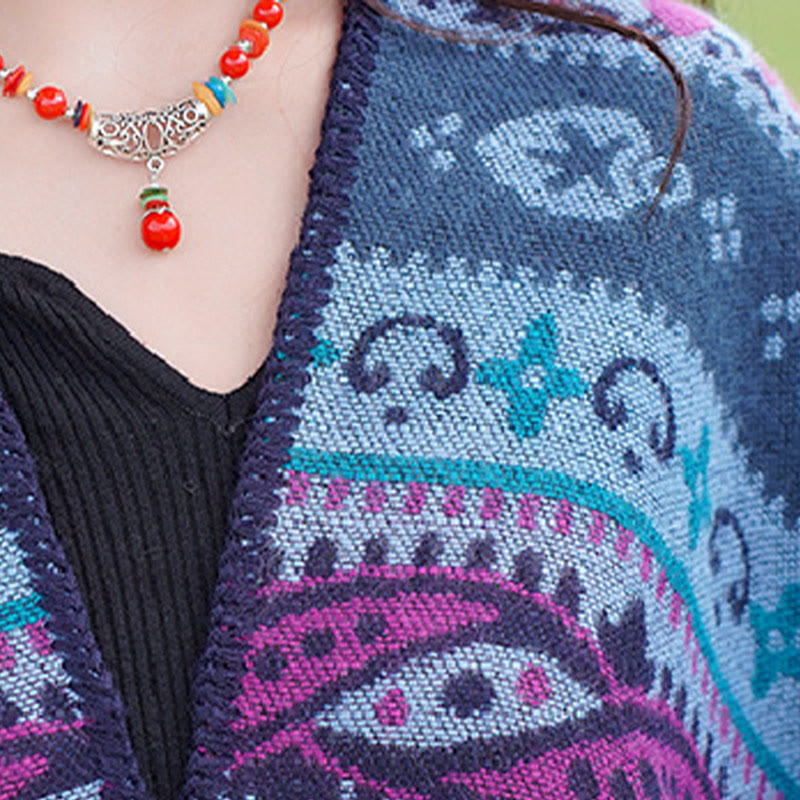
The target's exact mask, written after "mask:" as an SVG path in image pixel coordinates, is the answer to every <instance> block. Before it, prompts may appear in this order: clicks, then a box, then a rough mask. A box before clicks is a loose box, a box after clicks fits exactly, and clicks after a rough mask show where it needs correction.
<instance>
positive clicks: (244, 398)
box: [0, 253, 264, 428]
mask: <svg viewBox="0 0 800 800" xmlns="http://www.w3.org/2000/svg"><path fill="white" fill-rule="evenodd" d="M20 286H24V292H25V294H26V295H27V296H32V295H38V296H40V297H41V298H49V299H50V300H51V301H52V302H53V303H54V304H63V305H64V306H66V307H68V308H69V309H70V317H69V318H67V317H65V318H63V319H62V320H58V319H56V318H48V319H47V326H48V328H49V329H51V330H52V328H51V326H52V325H54V324H55V325H59V323H62V324H63V333H64V335H65V336H64V339H63V341H62V345H64V346H70V344H72V345H75V344H79V346H82V345H83V344H85V342H83V343H77V342H76V341H75V339H74V333H75V330H74V326H73V325H72V324H71V318H72V317H73V315H74V317H75V318H80V319H82V320H83V321H85V322H86V323H87V325H88V326H89V327H90V328H91V330H92V331H93V333H94V334H96V335H95V337H94V339H93V341H92V350H93V351H94V355H95V356H96V358H97V363H98V365H99V366H101V367H102V365H103V364H110V363H113V364H114V368H115V369H116V370H119V371H120V372H122V373H126V374H127V375H129V376H130V378H131V379H132V380H134V381H136V384H137V386H138V387H139V388H140V390H141V391H143V392H145V393H147V394H148V395H150V396H152V397H153V398H154V399H155V398H159V399H162V400H163V399H164V398H166V397H169V398H170V400H171V401H172V402H175V403H177V404H178V405H179V406H180V407H182V408H183V409H184V410H186V411H190V412H192V413H194V414H197V415H199V416H201V417H204V418H206V419H208V420H209V421H210V422H212V423H213V424H215V425H218V426H222V427H223V428H224V427H228V426H230V425H232V424H235V425H241V424H242V423H243V422H244V418H245V417H246V416H247V415H248V413H249V412H250V411H251V406H252V397H253V394H254V392H255V393H257V391H258V385H259V384H260V379H261V376H262V374H263V369H264V363H263V362H262V364H261V366H260V367H259V368H258V369H257V370H256V371H255V372H254V373H253V374H252V375H251V376H250V377H249V378H248V379H247V380H246V381H245V382H244V383H243V384H241V385H240V386H238V387H236V388H235V389H233V390H231V391H229V392H215V391H212V390H209V389H204V388H203V387H200V386H197V385H196V384H193V383H192V382H191V381H190V380H189V379H188V378H187V377H186V376H185V375H183V374H182V373H181V372H180V371H179V370H177V369H176V368H175V367H173V366H172V365H171V364H169V363H168V362H167V361H166V360H165V359H164V358H163V357H162V356H160V355H159V354H158V353H156V352H155V351H153V350H150V349H149V348H147V347H146V346H145V345H144V344H142V343H141V342H140V341H139V340H138V339H136V338H135V337H134V336H133V335H132V334H131V332H130V331H129V330H128V329H127V328H126V327H125V326H124V325H123V324H122V323H120V322H119V321H118V320H117V319H115V318H114V317H113V316H111V315H110V314H109V313H108V312H106V311H105V310H104V309H103V308H102V307H101V306H99V305H98V304H97V303H96V302H95V301H94V300H93V299H92V298H91V297H89V296H88V295H86V294H85V293H84V292H83V290H82V289H81V288H80V287H79V286H78V285H77V284H76V283H75V282H74V281H73V280H72V279H71V278H69V277H67V276H66V275H64V274H62V273H60V272H58V271H57V270H55V269H53V268H51V267H49V266H47V265H45V264H42V263H41V262H38V261H35V260H33V259H29V258H27V257H26V256H22V255H16V254H13V255H12V254H7V253H0V296H2V299H3V308H4V309H5V311H6V313H8V311H9V310H11V309H13V308H14V306H15V305H17V306H18V300H19V294H18V287H20ZM15 301H16V302H15ZM30 322H35V320H33V319H31V320H30ZM53 332H55V331H53Z"/></svg>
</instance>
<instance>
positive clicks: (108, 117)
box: [87, 97, 211, 179]
mask: <svg viewBox="0 0 800 800" xmlns="http://www.w3.org/2000/svg"><path fill="white" fill-rule="evenodd" d="M210 120H211V113H210V112H209V110H208V109H207V108H206V106H205V104H204V103H203V102H201V101H200V100H198V99H197V98H195V97H187V98H185V99H183V100H179V101H178V102H177V103H173V104H172V105H169V106H164V107H163V108H160V109H147V110H146V111H127V112H121V113H106V112H100V113H95V114H94V116H93V118H92V125H91V129H90V131H89V135H88V137H87V139H88V141H89V142H90V143H91V144H93V145H94V146H95V147H97V148H98V149H99V150H100V152H101V153H104V154H105V155H107V156H113V157H114V158H126V159H128V160H130V161H147V162H148V167H147V168H148V170H150V173H151V179H152V175H153V172H154V170H155V171H157V174H160V172H161V170H162V169H163V168H164V159H165V158H166V157H167V156H171V155H174V154H175V153H177V152H178V151H179V150H182V149H183V148H184V147H186V146H187V145H189V144H191V143H192V142H193V141H194V140H195V139H196V138H197V137H198V136H199V135H200V134H201V133H202V132H203V131H204V130H205V128H206V126H207V125H208V123H209V121H210ZM155 159H158V161H155ZM151 163H152V164H154V165H159V164H160V166H154V167H151V166H150V165H151ZM156 177H157V175H156Z"/></svg>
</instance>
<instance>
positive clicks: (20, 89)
mask: <svg viewBox="0 0 800 800" xmlns="http://www.w3.org/2000/svg"><path fill="white" fill-rule="evenodd" d="M32 83H33V73H32V72H27V73H25V77H24V78H23V79H22V80H21V81H20V82H19V86H17V91H16V95H17V97H19V96H20V95H23V94H25V92H27V91H28V89H30V88H31V84H32Z"/></svg>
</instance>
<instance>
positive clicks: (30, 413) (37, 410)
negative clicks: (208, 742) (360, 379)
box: [0, 253, 264, 800]
mask: <svg viewBox="0 0 800 800" xmlns="http://www.w3.org/2000/svg"><path fill="white" fill-rule="evenodd" d="M263 372H264V364H262V366H261V368H259V369H258V370H257V371H256V372H255V373H254V374H253V375H252V376H251V377H250V378H249V379H248V380H247V381H246V382H245V383H244V384H243V385H242V386H240V387H237V388H236V389H234V390H233V391H231V392H227V393H217V392H213V391H209V390H206V389H203V388H201V387H198V386H196V385H194V384H192V383H191V382H190V381H189V380H188V378H186V377H185V376H184V375H183V374H181V373H180V372H178V371H177V370H176V369H174V368H173V367H172V366H171V365H170V364H168V363H167V362H166V361H165V360H164V359H163V358H161V357H160V356H159V355H157V354H156V353H154V352H152V351H150V350H148V349H147V348H146V347H145V346H144V345H143V344H141V343H140V342H139V341H138V340H137V339H135V338H134V337H133V336H132V335H131V334H130V333H129V331H128V330H127V329H126V328H125V327H124V326H123V325H121V324H120V323H119V322H117V321H116V320H115V319H114V318H113V317H112V316H110V315H109V314H107V313H106V312H105V311H104V310H103V309H102V308H101V307H100V306H98V305H97V303H95V302H94V301H93V300H91V299H90V298H89V297H88V296H86V295H85V294H84V293H83V292H82V291H81V290H80V289H79V288H78V286H77V285H76V284H75V283H74V282H73V281H72V280H70V279H69V278H67V277H66V276H64V275H62V274H60V273H58V272H56V271H55V270H53V269H51V268H50V267H47V266H45V265H44V264H40V263H37V262H35V261H33V260H31V259H28V258H25V257H22V256H14V255H7V254H2V253H0V391H2V394H3V396H4V397H5V399H6V400H7V401H8V403H9V405H10V406H11V408H12V409H13V411H14V413H15V415H16V417H17V419H18V420H19V423H20V426H21V428H22V431H23V432H24V435H25V438H26V441H27V444H28V446H29V448H30V451H31V453H32V455H33V458H34V462H35V468H36V474H37V479H38V481H39V485H40V487H41V491H42V494H43V496H44V498H45V502H46V508H47V513H48V515H49V517H50V518H51V521H52V524H53V529H54V531H55V534H56V536H57V538H58V539H59V541H60V542H61V545H62V547H63V548H64V553H65V556H66V558H67V561H68V562H69V563H70V565H71V566H72V568H73V571H74V574H75V578H76V581H77V583H78V588H79V590H80V592H81V596H82V600H83V605H84V606H85V608H86V610H87V614H88V617H89V623H90V628H91V630H92V633H93V634H94V637H95V639H96V641H97V643H98V645H99V648H100V652H101V654H102V657H103V661H104V662H105V664H106V666H107V667H108V669H109V671H110V673H111V676H112V678H113V681H114V683H115V687H116V689H117V691H118V693H119V696H120V697H121V698H122V701H123V703H124V705H125V708H126V712H127V719H126V722H127V726H128V731H129V734H130V741H131V743H132V746H133V749H134V752H135V755H136V759H137V761H138V769H139V772H140V774H141V775H142V777H143V778H144V780H145V781H146V783H147V784H148V788H149V790H150V794H151V796H152V797H154V798H155V800H176V798H177V796H178V793H179V790H180V787H181V785H182V781H183V779H184V775H185V770H186V763H187V761H188V756H189V752H190V747H191V734H192V720H191V690H192V685H193V681H194V673H195V668H196V665H197V660H198V658H199V656H200V654H201V653H202V651H203V647H204V645H205V640H206V636H207V633H208V618H209V613H210V605H211V596H212V592H213V589H214V585H215V583H216V578H217V571H218V567H219V559H220V555H221V552H222V549H223V546H224V542H225V539H226V536H227V533H228V528H229V524H230V504H231V501H232V498H233V493H234V489H235V486H236V481H237V479H238V473H239V468H240V461H241V455H242V451H243V448H244V443H245V440H246V436H247V433H248V431H249V429H250V426H249V424H248V423H249V421H250V419H251V417H252V414H253V413H254V411H255V409H256V407H257V398H258V392H259V390H260V387H261V384H262V380H261V378H262V375H263ZM45 691H46V692H49V694H45V695H44V696H43V697H44V700H43V713H45V714H46V715H47V714H51V715H53V717H54V718H63V717H64V715H65V714H67V713H68V711H67V710H66V709H63V708H60V707H58V705H57V702H56V700H54V699H53V698H59V697H62V695H63V691H62V689H60V688H59V687H45ZM0 700H2V697H0ZM59 702H60V701H59ZM4 713H5V712H4ZM8 713H9V714H11V713H13V709H11V710H10V711H8Z"/></svg>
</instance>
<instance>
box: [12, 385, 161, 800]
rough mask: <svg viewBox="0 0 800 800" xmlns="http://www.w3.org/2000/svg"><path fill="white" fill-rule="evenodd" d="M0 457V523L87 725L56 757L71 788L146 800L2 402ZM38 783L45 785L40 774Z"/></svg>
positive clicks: (30, 466)
mask: <svg viewBox="0 0 800 800" xmlns="http://www.w3.org/2000/svg"><path fill="white" fill-rule="evenodd" d="M0 453H2V457H1V458H0V486H1V487H2V495H0V498H2V504H0V519H2V522H3V524H5V525H6V526H8V528H9V529H10V530H13V531H17V532H18V542H19V545H20V547H21V549H22V551H23V552H24V553H25V554H26V555H25V557H24V562H25V566H26V567H27V568H28V569H29V570H30V571H31V584H32V586H33V589H34V590H35V591H36V592H37V593H38V594H39V596H40V598H41V600H40V606H41V608H42V609H43V610H44V611H46V612H47V613H48V614H49V615H50V616H49V618H48V619H47V620H46V621H45V627H46V629H47V630H48V632H49V633H50V635H51V637H52V639H53V649H54V651H55V652H57V653H58V654H59V655H60V656H61V657H62V659H63V664H64V669H65V671H66V672H67V673H68V674H69V677H70V684H69V685H70V688H71V689H72V690H73V691H75V692H76V693H77V694H78V695H79V697H80V698H81V701H82V702H81V703H80V710H81V713H82V714H83V717H84V718H85V719H87V720H91V723H90V724H88V725H86V726H85V727H83V728H82V729H81V731H80V733H77V734H76V733H72V734H62V736H63V737H64V738H63V739H62V740H61V741H62V745H61V749H62V750H64V751H67V750H68V749H69V748H71V747H74V749H75V756H76V758H75V759H74V760H75V763H74V773H75V778H76V783H84V782H90V781H95V780H97V779H98V778H103V779H104V780H105V781H106V785H105V787H104V788H103V797H104V798H105V799H106V800H117V798H118V799H119V800H146V798H147V797H148V795H147V790H146V787H145V786H144V783H143V781H142V778H141V775H140V773H139V769H138V765H137V762H136V756H135V755H134V752H133V748H132V747H131V742H130V737H129V735H128V729H127V725H126V721H125V709H124V707H123V704H122V700H121V698H120V696H119V695H118V693H117V691H116V689H115V687H114V685H113V681H112V678H111V673H110V671H109V670H108V669H107V667H106V666H105V665H104V664H103V662H102V658H101V654H100V648H99V646H98V644H97V642H96V640H95V638H94V635H93V634H92V632H91V630H90V628H89V619H88V616H87V614H86V609H85V607H84V605H83V602H82V600H81V597H80V593H79V591H78V584H77V582H76V580H75V575H74V573H73V572H72V568H71V567H70V565H69V563H68V562H67V559H66V557H65V555H64V551H63V549H62V547H61V543H60V542H59V540H58V539H57V537H56V535H55V532H54V530H53V525H52V521H51V520H50V518H49V515H48V512H47V508H46V506H45V502H44V496H43V494H42V492H41V490H40V487H39V482H38V479H37V478H36V473H35V468H34V462H33V456H32V455H31V453H30V450H29V449H28V446H27V444H26V442H25V437H24V434H23V432H22V428H21V426H20V424H19V421H18V420H17V418H16V416H15V415H14V412H13V411H12V410H11V408H10V406H9V405H8V403H7V401H6V399H5V398H4V397H3V396H2V395H0ZM67 760H68V761H69V762H72V761H73V759H72V758H68V759H67ZM43 781H44V782H45V784H46V781H47V775H46V774H45V776H44V778H43Z"/></svg>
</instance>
